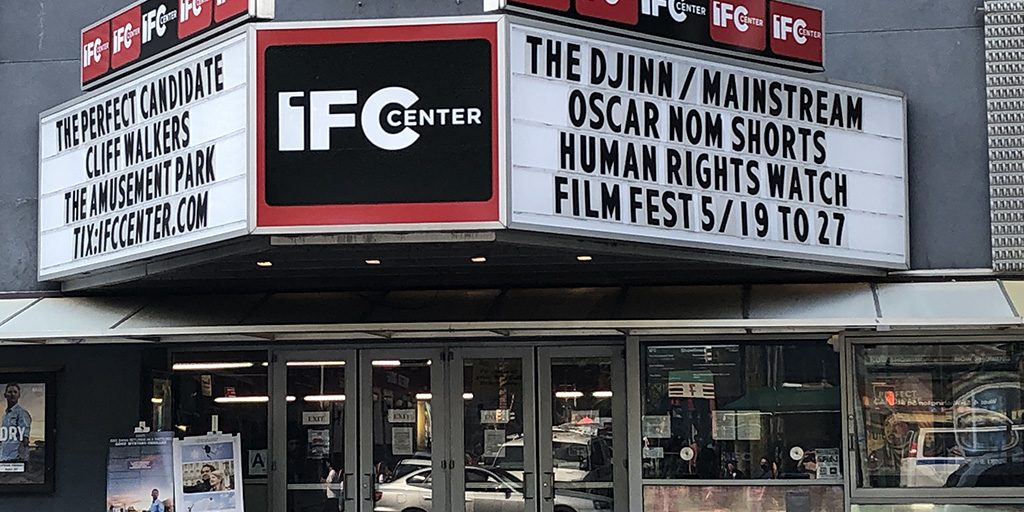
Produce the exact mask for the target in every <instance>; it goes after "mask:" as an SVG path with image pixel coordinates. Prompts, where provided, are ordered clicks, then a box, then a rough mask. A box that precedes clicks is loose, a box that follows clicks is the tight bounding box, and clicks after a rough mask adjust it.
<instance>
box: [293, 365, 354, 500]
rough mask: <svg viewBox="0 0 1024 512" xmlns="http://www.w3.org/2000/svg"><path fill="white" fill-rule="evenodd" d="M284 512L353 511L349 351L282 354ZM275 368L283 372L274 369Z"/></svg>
mask: <svg viewBox="0 0 1024 512" xmlns="http://www.w3.org/2000/svg"><path fill="white" fill-rule="evenodd" d="M283 358H284V359H285V361H284V373H285V382H286V383H285V388H286V395H285V396H284V397H283V398H284V400H285V404H286V405H285V411H286V423H285V427H284V432H285V437H286V438H287V444H286V452H285V453H286V457H285V461H284V464H285V466H286V467H285V470H286V478H287V484H286V493H287V494H286V501H287V506H286V510H288V511H289V512H307V511H309V512H313V511H315V512H339V511H341V510H353V508H351V506H350V505H349V504H350V503H351V502H352V501H353V500H354V499H355V496H354V495H353V494H352V493H351V490H352V485H354V474H353V468H355V467H356V466H355V464H356V462H355V454H354V450H353V449H352V448H353V447H352V446H351V440H352V439H354V438H355V425H354V422H353V421H352V418H351V416H352V411H351V409H352V408H351V406H350V405H349V400H348V398H349V396H348V394H347V393H346V391H347V390H349V389H351V388H352V387H353V382H354V378H353V377H354V375H353V371H352V365H351V364H349V363H350V362H351V361H352V352H351V351H346V352H331V353H330V354H329V355H325V356H324V357H315V356H314V355H313V354H309V353H306V354H301V355H300V354H296V355H294V356H291V357H289V355H284V357H283ZM277 368H281V365H280V364H278V366H277Z"/></svg>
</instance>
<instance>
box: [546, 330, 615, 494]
mask: <svg viewBox="0 0 1024 512" xmlns="http://www.w3.org/2000/svg"><path fill="white" fill-rule="evenodd" d="M537 350H538V366H539V371H538V376H539V378H538V380H539V387H538V400H537V403H538V404H539V416H540V417H539V423H538V424H539V428H540V430H539V441H538V442H539V445H540V450H539V451H538V453H539V455H540V505H541V510H542V511H543V512H558V511H561V510H569V509H571V510H610V509H613V508H614V509H618V510H625V509H626V507H625V503H626V499H625V498H626V495H627V490H626V485H627V484H626V465H625V459H626V440H625V439H624V437H625V429H626V421H625V402H624V400H625V379H624V378H623V373H624V370H625V361H624V357H623V355H622V348H621V347H572V348H561V347H559V348H554V347H541V348H538V349H537Z"/></svg>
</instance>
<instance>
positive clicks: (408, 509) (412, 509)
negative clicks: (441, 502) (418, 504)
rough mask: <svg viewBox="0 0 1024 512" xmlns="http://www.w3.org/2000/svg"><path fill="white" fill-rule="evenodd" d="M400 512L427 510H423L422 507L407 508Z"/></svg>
mask: <svg viewBox="0 0 1024 512" xmlns="http://www.w3.org/2000/svg"><path fill="white" fill-rule="evenodd" d="M402 512H427V511H426V510H423V509H422V508H407V509H405V510H403V511H402Z"/></svg>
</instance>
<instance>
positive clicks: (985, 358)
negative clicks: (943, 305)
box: [855, 343, 1024, 488]
mask: <svg viewBox="0 0 1024 512" xmlns="http://www.w3.org/2000/svg"><path fill="white" fill-rule="evenodd" d="M855 353H856V365H857V391H858V394H859V396H860V404H859V407H857V408H856V415H857V423H858V432H859V435H858V436H857V437H858V439H857V443H858V448H859V456H858V458H859V460H858V468H859V473H858V479H857V480H858V483H859V485H860V486H862V487H877V488H886V487H1002V486H1022V485H1024V483H1022V482H1024V439H1022V438H1024V402H1022V396H1024V357H1022V356H1024V344H1022V343H958V344H920V345H859V346H857V347H856V350H855Z"/></svg>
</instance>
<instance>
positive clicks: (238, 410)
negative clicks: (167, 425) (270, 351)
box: [171, 351, 269, 478]
mask: <svg viewBox="0 0 1024 512" xmlns="http://www.w3.org/2000/svg"><path fill="white" fill-rule="evenodd" d="M172 359H173V364H172V366H171V375H172V377H171V387H172V393H173V407H174V412H173V424H174V429H175V432H176V434H177V435H178V436H182V437H184V436H198V435H205V434H206V433H208V432H210V431H213V430H217V431H220V432H224V433H226V434H239V435H241V438H242V459H243V461H244V460H247V459H248V457H249V455H252V454H260V455H263V456H264V457H265V455H266V450H267V402H269V396H268V394H267V362H266V361H267V353H266V352H264V351H253V352H210V353H192V352H189V353H176V354H174V357H173V358H172ZM215 422H216V425H215V424H214V423H215ZM254 469H255V471H254ZM243 476H244V477H245V478H266V476H267V473H266V466H253V467H248V466H247V467H246V468H245V473H244V475H243Z"/></svg>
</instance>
